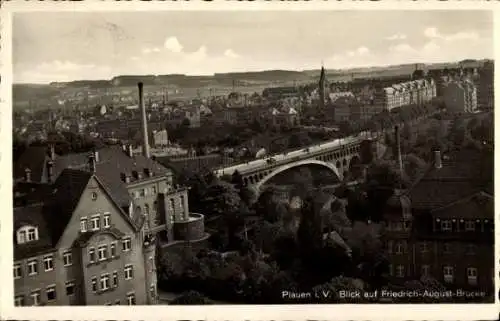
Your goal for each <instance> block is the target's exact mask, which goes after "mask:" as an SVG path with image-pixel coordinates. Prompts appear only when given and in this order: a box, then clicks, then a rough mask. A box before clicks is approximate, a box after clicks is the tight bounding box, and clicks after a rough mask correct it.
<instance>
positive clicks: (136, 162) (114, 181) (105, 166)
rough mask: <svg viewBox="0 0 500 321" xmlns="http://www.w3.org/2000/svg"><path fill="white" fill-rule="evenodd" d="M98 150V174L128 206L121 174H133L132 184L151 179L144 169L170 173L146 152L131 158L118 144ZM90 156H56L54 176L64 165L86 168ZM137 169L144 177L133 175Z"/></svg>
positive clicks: (83, 154) (156, 175) (153, 172)
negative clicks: (146, 155)
mask: <svg viewBox="0 0 500 321" xmlns="http://www.w3.org/2000/svg"><path fill="white" fill-rule="evenodd" d="M98 153H99V156H98V160H97V161H96V175H97V176H98V177H99V179H100V181H101V182H102V184H103V185H104V186H105V187H106V189H107V190H108V191H109V193H110V194H111V195H112V198H113V199H114V200H115V201H116V202H117V203H118V204H119V205H120V206H128V204H129V201H130V199H129V193H128V191H127V187H126V186H127V184H126V183H125V182H124V181H123V180H122V177H121V175H122V173H123V174H125V175H128V176H130V184H133V183H136V182H140V181H145V180H149V179H151V178H150V177H148V176H147V175H145V173H144V170H145V169H149V170H150V171H151V172H152V174H153V176H152V177H153V178H158V177H161V176H165V175H169V174H171V171H170V170H169V169H167V168H165V167H164V166H162V165H161V164H159V163H158V162H156V161H154V160H152V159H149V158H146V157H144V156H143V155H134V156H132V157H129V156H128V155H127V154H126V153H125V152H124V151H123V150H122V149H121V148H120V147H118V146H113V147H108V148H103V149H100V150H99V151H98ZM88 156H89V153H79V154H68V155H64V156H60V157H57V158H56V160H55V164H54V176H55V177H57V176H58V175H59V173H61V172H62V171H63V170H64V169H65V168H72V169H81V170H87V169H88ZM134 171H137V172H138V173H142V178H141V179H138V178H134V177H133V175H132V173H133V172H134Z"/></svg>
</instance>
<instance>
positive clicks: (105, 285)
mask: <svg viewBox="0 0 500 321" xmlns="http://www.w3.org/2000/svg"><path fill="white" fill-rule="evenodd" d="M123 273H124V277H125V280H132V279H133V278H134V267H133V266H132V265H126V266H125V268H124V269H123ZM90 282H91V288H92V292H102V291H107V290H109V289H112V288H116V287H118V271H114V272H113V273H112V275H111V274H109V273H104V274H101V276H100V278H99V282H98V279H97V277H95V276H94V277H92V278H91V281H90Z"/></svg>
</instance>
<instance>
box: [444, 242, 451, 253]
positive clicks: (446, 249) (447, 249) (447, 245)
mask: <svg viewBox="0 0 500 321" xmlns="http://www.w3.org/2000/svg"><path fill="white" fill-rule="evenodd" d="M443 252H444V253H447V254H449V253H451V252H452V246H451V243H443Z"/></svg>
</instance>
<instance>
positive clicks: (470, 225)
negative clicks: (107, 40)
mask: <svg viewBox="0 0 500 321" xmlns="http://www.w3.org/2000/svg"><path fill="white" fill-rule="evenodd" d="M465 230H466V231H468V232H473V231H475V230H476V222H474V221H465Z"/></svg>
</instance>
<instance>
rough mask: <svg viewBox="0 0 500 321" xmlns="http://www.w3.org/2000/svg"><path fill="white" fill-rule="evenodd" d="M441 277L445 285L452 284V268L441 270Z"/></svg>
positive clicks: (447, 267)
mask: <svg viewBox="0 0 500 321" xmlns="http://www.w3.org/2000/svg"><path fill="white" fill-rule="evenodd" d="M443 276H444V281H445V282H446V283H453V267H452V266H445V267H444V268H443Z"/></svg>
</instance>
